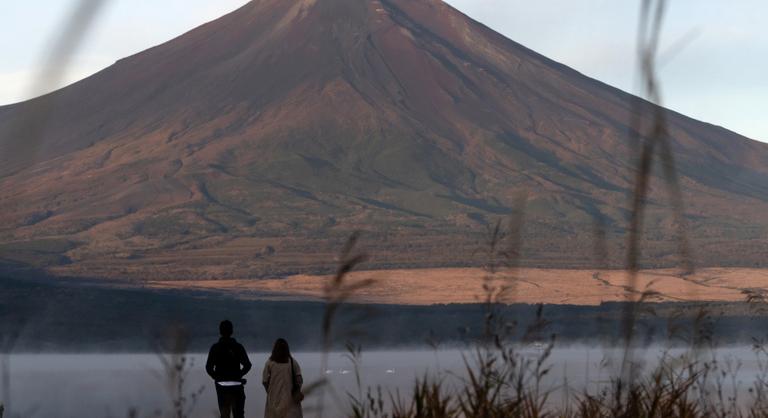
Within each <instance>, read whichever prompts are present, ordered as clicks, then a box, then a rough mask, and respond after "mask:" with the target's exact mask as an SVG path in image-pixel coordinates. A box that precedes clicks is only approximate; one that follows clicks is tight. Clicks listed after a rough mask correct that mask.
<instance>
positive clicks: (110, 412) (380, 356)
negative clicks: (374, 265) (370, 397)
mask: <svg viewBox="0 0 768 418" xmlns="http://www.w3.org/2000/svg"><path fill="white" fill-rule="evenodd" d="M520 352H521V353H522V356H523V357H525V358H530V359H534V358H537V357H538V356H539V355H540V353H541V349H540V347H527V348H524V349H522V350H521V351H520ZM680 352H682V351H681V350H675V351H674V353H675V354H679V353H680ZM637 353H638V354H637V356H636V358H638V359H639V360H641V361H643V362H645V363H646V364H647V366H648V367H651V366H652V365H653V364H654V363H656V361H657V359H658V358H659V357H660V355H661V353H662V350H661V349H660V348H653V349H645V350H639V351H638V352H637ZM621 355H622V350H619V349H604V348H595V347H586V346H572V347H561V348H555V349H554V350H553V352H552V356H551V357H550V359H549V361H548V362H547V364H548V365H549V367H550V368H551V372H550V373H549V374H548V376H547V377H546V378H545V379H544V381H543V388H544V389H545V390H550V391H551V392H552V401H553V402H558V401H561V400H562V398H563V394H565V393H567V391H569V390H570V391H583V390H584V389H585V388H589V389H592V390H595V389H596V388H598V387H599V386H600V385H604V384H606V382H608V381H609V380H610V378H611V376H615V374H616V370H617V368H618V364H620V360H621ZM465 356H468V357H467V358H468V360H469V361H471V356H472V352H471V351H460V350H439V351H428V350H413V351H403V350H400V351H371V352H363V354H362V357H361V363H360V367H359V371H360V376H361V380H362V385H363V386H364V387H369V386H370V387H377V386H381V387H382V389H383V390H384V393H385V394H386V393H387V392H388V391H391V392H395V391H399V392H400V393H401V394H408V393H410V390H411V389H412V387H413V383H414V381H415V379H416V378H417V377H423V376H424V375H425V374H430V375H432V376H438V377H441V378H443V379H444V381H445V382H446V385H448V386H451V385H455V384H456V383H457V382H459V381H460V379H462V378H463V376H464V361H465V360H464V359H465ZM707 356H711V354H707ZM716 356H717V358H718V359H719V361H720V363H721V367H726V366H727V367H730V368H732V369H733V371H734V372H735V377H736V378H735V379H734V380H733V381H732V382H731V381H729V382H726V385H727V386H728V389H729V390H731V389H732V388H734V387H735V388H736V389H737V391H738V392H739V393H740V396H743V397H744V398H745V399H746V398H747V397H748V396H749V395H748V393H747V389H748V386H749V385H750V384H751V382H752V381H753V380H754V378H755V377H756V376H757V374H758V373H759V367H758V362H757V359H756V356H755V354H754V352H753V351H752V349H751V347H730V348H721V349H718V350H717V352H716ZM267 357H268V355H267V354H266V353H251V354H250V358H251V361H252V362H253V363H254V368H253V370H252V371H251V372H250V373H249V375H248V376H247V377H248V379H249V383H248V385H247V386H246V396H247V405H246V415H247V416H262V414H263V408H264V399H265V395H264V390H263V389H262V387H261V384H260V381H261V371H262V368H263V364H264V362H265V361H266V359H267ZM295 357H296V358H297V360H298V361H299V362H300V364H301V366H302V368H303V370H304V376H305V379H306V380H307V381H308V382H312V381H316V380H317V379H319V378H321V377H325V378H327V379H328V381H329V382H330V386H329V387H328V389H327V390H326V395H325V402H324V405H325V411H326V413H325V416H326V417H338V416H342V415H343V414H342V411H344V410H345V408H346V407H347V405H348V402H347V399H348V398H347V393H355V394H356V393H358V385H357V381H356V375H355V373H354V366H353V363H352V361H351V360H350V358H349V356H348V355H346V354H345V353H331V354H329V355H328V365H327V367H326V368H325V370H322V368H321V362H322V357H323V356H322V355H321V354H320V353H295ZM190 360H191V363H190V364H191V367H190V373H189V376H188V379H187V381H186V387H187V392H188V393H192V392H194V391H196V390H197V389H201V388H202V392H201V395H200V397H199V400H198V402H197V404H196V405H195V406H194V409H192V410H191V412H192V413H191V416H192V417H213V416H216V415H215V414H216V400H215V392H214V387H213V384H212V382H211V381H210V379H209V378H208V376H207V375H206V374H205V370H204V364H205V355H204V354H195V355H192V356H190ZM737 365H738V366H739V367H736V366H737ZM10 370H11V372H10V377H11V387H10V391H11V395H12V396H11V399H12V403H11V408H12V409H13V412H14V415H16V414H19V415H20V416H23V417H25V418H26V417H80V418H82V417H126V416H128V411H129V410H130V409H131V408H136V409H137V410H138V412H139V415H138V416H139V417H144V416H157V414H158V412H159V411H168V410H169V405H170V397H169V392H168V388H167V385H166V383H165V382H166V380H165V377H164V373H163V367H162V362H161V360H160V358H159V356H158V355H153V354H84V355H72V354H34V355H33V354H17V355H13V356H11V358H10ZM317 401H318V397H317V396H312V397H309V398H308V399H307V400H306V401H305V406H306V407H307V408H313V407H315V406H316V405H317ZM305 416H308V417H309V416H313V414H312V413H307V414H305Z"/></svg>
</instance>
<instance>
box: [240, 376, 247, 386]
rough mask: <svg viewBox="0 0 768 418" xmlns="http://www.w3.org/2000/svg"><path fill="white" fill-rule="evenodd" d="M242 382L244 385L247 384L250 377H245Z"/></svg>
mask: <svg viewBox="0 0 768 418" xmlns="http://www.w3.org/2000/svg"><path fill="white" fill-rule="evenodd" d="M240 383H242V384H243V386H245V384H246V383H248V379H246V378H244V377H243V378H241V379H240Z"/></svg>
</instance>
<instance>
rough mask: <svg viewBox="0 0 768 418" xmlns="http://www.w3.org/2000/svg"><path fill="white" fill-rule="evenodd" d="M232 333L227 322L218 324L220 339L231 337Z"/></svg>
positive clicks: (230, 324)
mask: <svg viewBox="0 0 768 418" xmlns="http://www.w3.org/2000/svg"><path fill="white" fill-rule="evenodd" d="M233 331H234V329H233V327H232V322H230V321H229V320H227V319H225V320H223V321H221V323H220V324H219V334H221V336H222V337H231V336H232V332H233Z"/></svg>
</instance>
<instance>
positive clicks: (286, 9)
mask: <svg viewBox="0 0 768 418" xmlns="http://www.w3.org/2000/svg"><path fill="white" fill-rule="evenodd" d="M632 100H633V99H632V97H631V96H629V95H627V94H625V93H623V92H621V91H618V90H616V89H613V88H611V87H609V86H606V85H604V84H601V83H599V82H596V81H594V80H592V79H589V78H587V77H585V76H583V75H581V74H579V73H577V72H575V71H573V70H571V69H569V68H567V67H564V66H562V65H560V64H558V63H555V62H553V61H551V60H549V59H547V58H545V57H543V56H541V55H538V54H536V53H535V52H532V51H530V50H528V49H526V48H524V47H523V46H521V45H518V44H516V43H514V42H512V41H510V40H508V39H505V38H504V37H502V36H500V35H499V34H497V33H495V32H493V31H491V30H490V29H488V28H487V27H484V26H482V25H480V24H478V23H477V22H474V21H472V20H471V19H469V18H468V17H466V16H464V15H463V14H461V13H459V12H458V11H456V10H454V9H452V8H451V7H450V6H448V5H446V4H444V3H442V2H441V1H438V0H420V1H413V0H365V1H361V0H259V1H253V2H251V3H249V4H247V5H246V6H244V7H242V8H241V9H239V10H237V11H235V12H233V13H231V14H228V15H226V16H224V17H222V18H220V19H218V20H216V21H214V22H211V23H208V24H206V25H203V26H201V27H199V28H197V29H195V30H193V31H191V32H189V33H186V34H184V35H182V36H180V37H179V38H177V39H174V40H172V41H170V42H168V43H165V44H163V45H160V46H157V47H154V48H151V49H149V50H147V51H145V52H142V53H140V54H137V55H135V56H132V57H128V58H126V59H123V60H120V61H118V62H117V63H115V64H114V65H113V66H111V67H109V68H107V69H106V70H104V71H102V72H100V73H98V74H96V75H94V76H92V77H89V78H88V79H85V80H83V81H81V82H78V83H76V84H74V85H72V86H69V87H67V88H65V89H62V90H60V91H57V92H55V93H52V94H49V95H47V96H44V97H41V98H37V99H35V100H31V101H28V102H25V103H20V104H16V105H12V106H6V107H0V243H2V244H1V245H0V258H1V259H3V260H5V261H6V262H7V263H8V264H13V265H32V266H38V267H44V268H47V269H49V270H50V271H52V272H56V273H59V274H73V275H82V276H110V277H135V278H139V277H141V278H187V279H190V278H191V279H195V278H210V277H216V278H220V277H248V276H263V275H269V274H276V273H281V274H283V273H291V272H317V271H322V270H323V269H324V268H327V267H328V266H330V265H332V264H333V254H335V251H336V249H337V248H338V247H339V245H340V244H341V243H342V242H343V239H344V237H345V236H347V235H348V234H349V233H350V232H351V231H353V230H357V229H361V230H364V231H366V232H367V235H364V237H367V238H366V239H365V240H364V242H365V243H366V245H367V246H368V249H369V250H370V251H371V253H372V255H373V258H372V260H371V264H370V265H369V267H377V268H391V267H427V266H450V265H468V264H473V263H477V262H479V260H478V256H477V255H476V254H477V252H476V249H477V247H478V242H479V241H482V239H483V237H484V236H485V231H486V230H487V227H488V225H490V224H493V223H494V222H495V220H496V219H498V218H503V217H506V216H509V215H510V214H515V213H514V212H515V209H514V208H516V207H518V205H517V202H518V200H519V196H521V195H522V194H523V193H525V194H526V195H527V205H526V206H525V212H524V216H525V227H524V229H523V233H522V235H523V241H522V242H523V249H522V258H523V261H524V262H525V263H527V264H529V265H543V266H565V267H583V266H587V265H594V264H596V263H597V262H598V260H595V259H594V257H593V256H592V254H593V248H594V247H595V239H594V237H593V235H594V233H593V232H594V230H595V228H594V225H596V224H597V223H599V224H602V225H605V228H606V239H607V244H606V247H607V254H606V257H607V258H606V261H607V263H609V264H611V265H614V266H618V265H619V264H620V263H621V260H622V256H623V251H624V250H623V244H624V241H625V236H624V232H625V228H626V224H627V213H628V201H629V199H628V194H629V192H630V190H631V187H632V179H633V176H634V171H633V167H634V158H633V157H632V153H633V150H634V149H635V146H636V144H633V143H632V142H631V141H630V139H629V138H628V131H629V127H628V121H630V120H631V116H632V112H633V111H634V110H633V109H634V107H633V105H632V103H633V101H632ZM36 109H50V110H51V113H50V117H49V118H46V119H45V120H38V119H35V118H29V117H26V115H30V114H34V113H33V112H34V111H35V110H36ZM669 119H670V130H671V134H672V137H673V149H674V153H675V157H676V159H677V161H678V165H679V171H680V176H681V184H682V186H683V190H684V198H685V201H686V204H687V209H686V219H687V221H688V222H689V225H690V231H689V232H690V234H691V237H692V242H693V246H694V251H695V254H696V256H697V257H698V259H699V260H700V261H702V262H705V263H708V264H715V265H749V266H753V265H755V264H756V263H761V262H762V260H763V256H762V254H763V253H764V252H765V250H766V244H765V240H764V237H765V236H766V233H768V181H766V174H768V146H766V145H764V144H761V143H758V142H755V141H751V140H749V139H747V138H744V137H741V136H739V135H736V134H734V133H732V132H729V131H727V130H725V129H722V128H719V127H716V126H712V125H709V124H705V123H702V122H698V121H695V120H692V119H689V118H686V117H684V116H682V115H679V114H675V113H671V112H670V114H669ZM38 133H39V134H40V135H37V134H38ZM652 189H653V191H652V195H651V198H650V206H649V216H648V230H647V234H646V237H647V238H646V240H647V242H646V248H648V252H647V253H646V254H645V256H646V258H645V260H646V264H648V265H668V264H671V263H673V262H674V257H672V256H671V255H670V254H672V253H673V252H674V251H673V250H674V246H675V245H674V235H673V232H674V230H675V229H674V228H673V227H674V225H673V222H672V217H671V216H670V212H669V207H668V205H667V203H666V202H668V199H667V198H666V194H665V193H664V188H663V183H662V181H661V180H659V179H658V178H654V180H653V181H652Z"/></svg>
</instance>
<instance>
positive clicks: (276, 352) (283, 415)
mask: <svg viewBox="0 0 768 418" xmlns="http://www.w3.org/2000/svg"><path fill="white" fill-rule="evenodd" d="M262 383H263V384H264V389H265V390H266V391H267V404H266V406H265V408H264V418H302V417H303V414H302V411H301V401H302V400H303V399H304V394H303V393H302V392H301V386H302V385H303V384H304V380H303V378H302V377H301V367H300V366H299V363H298V362H297V361H296V359H294V358H293V356H291V350H290V348H289V347H288V342H287V341H285V340H284V339H282V338H279V339H278V340H277V341H275V346H274V348H273V349H272V356H270V357H269V360H267V363H266V364H265V365H264V373H263V375H262Z"/></svg>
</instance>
